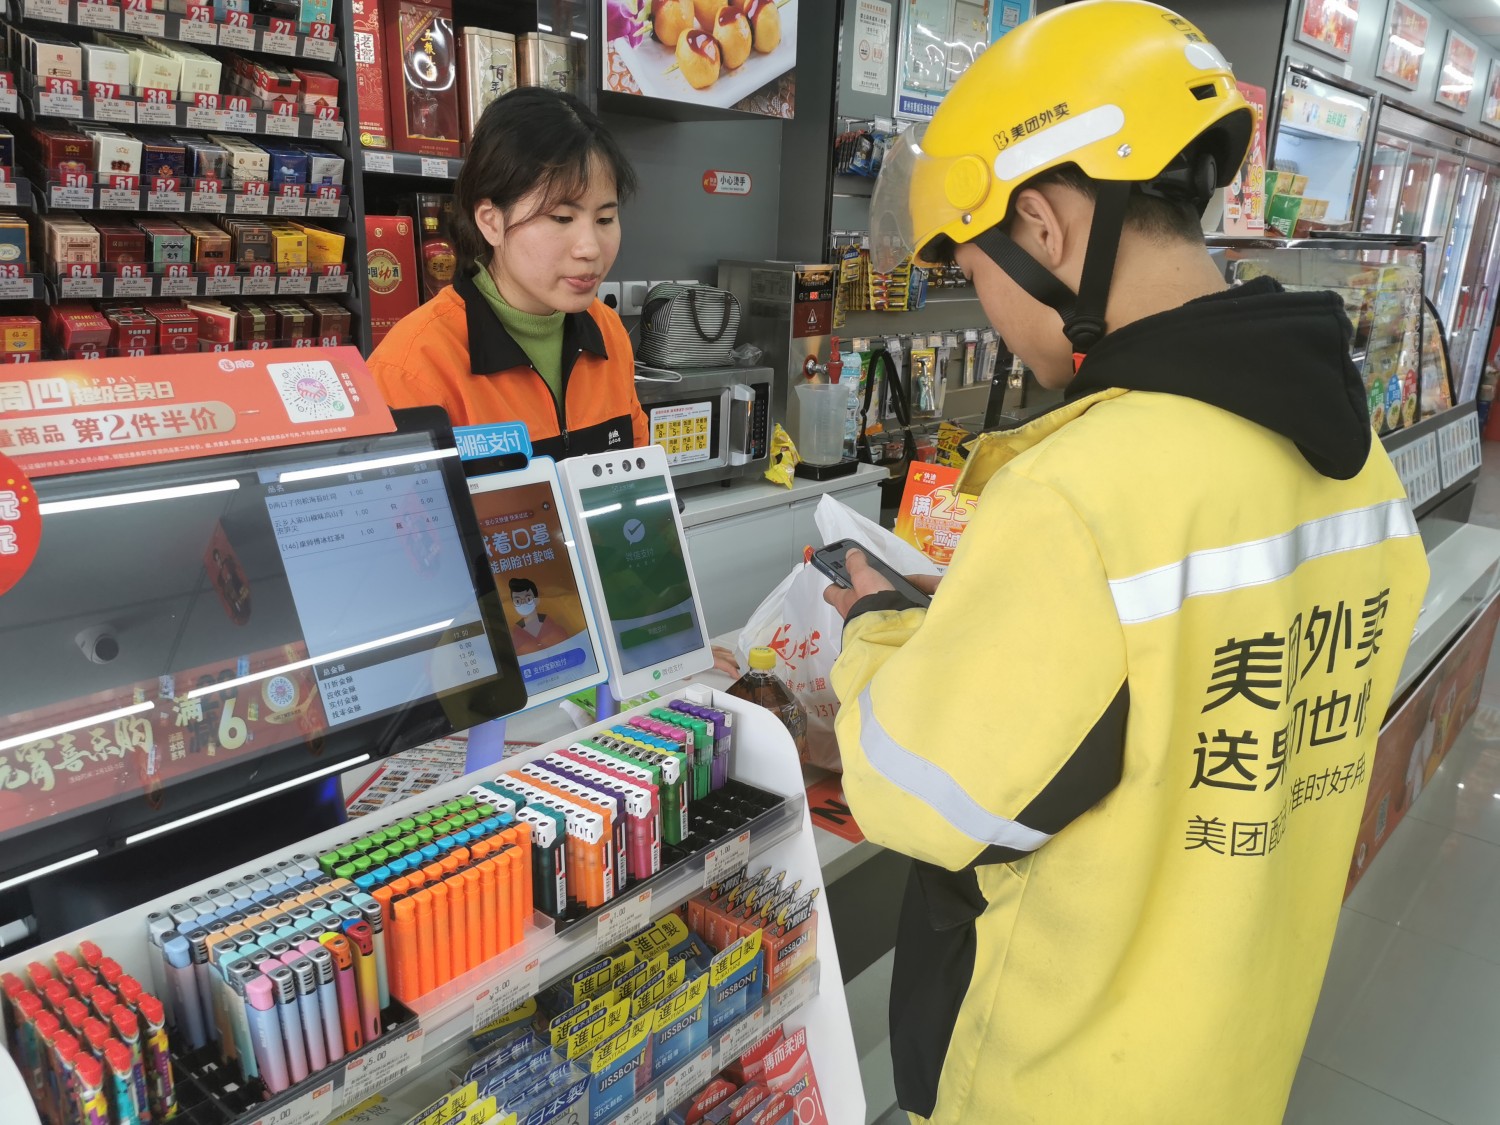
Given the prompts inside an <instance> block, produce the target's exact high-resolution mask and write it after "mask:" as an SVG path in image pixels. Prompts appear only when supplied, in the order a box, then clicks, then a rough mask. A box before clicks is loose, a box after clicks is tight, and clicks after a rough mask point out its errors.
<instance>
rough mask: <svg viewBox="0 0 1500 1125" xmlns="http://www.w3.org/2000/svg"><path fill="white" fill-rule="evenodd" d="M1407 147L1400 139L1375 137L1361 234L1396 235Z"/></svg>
mask: <svg viewBox="0 0 1500 1125" xmlns="http://www.w3.org/2000/svg"><path fill="white" fill-rule="evenodd" d="M1410 155H1411V144H1410V142H1408V141H1405V140H1403V139H1402V138H1400V137H1395V136H1391V135H1389V134H1386V133H1379V134H1377V135H1376V138H1375V151H1374V152H1373V153H1371V154H1370V175H1369V179H1368V180H1367V181H1366V182H1365V206H1364V211H1363V212H1362V214H1363V218H1362V219H1361V221H1360V225H1359V229H1360V230H1361V231H1362V232H1364V233H1365V234H1396V233H1398V230H1397V225H1396V224H1397V219H1398V217H1399V216H1398V208H1399V204H1400V202H1401V186H1402V180H1403V179H1404V177H1405V176H1406V162H1407V159H1408V158H1409V157H1410Z"/></svg>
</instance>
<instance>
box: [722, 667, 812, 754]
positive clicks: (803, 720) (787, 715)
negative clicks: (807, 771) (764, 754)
mask: <svg viewBox="0 0 1500 1125" xmlns="http://www.w3.org/2000/svg"><path fill="white" fill-rule="evenodd" d="M729 694H730V695H733V696H735V697H737V698H739V699H743V700H745V701H747V702H749V703H754V704H756V705H757V706H760V707H764V708H765V709H766V710H767V711H769V712H771V714H773V715H775V716H776V717H777V718H778V719H780V720H781V723H782V725H783V726H784V727H786V729H787V732H788V733H789V734H790V735H791V736H792V741H793V742H794V743H795V744H796V746H797V757H798V758H799V759H800V760H802V761H806V760H807V711H806V710H804V709H803V707H802V704H800V703H798V702H797V697H796V696H794V695H793V694H792V693H791V691H790V690H789V689H788V688H787V686H786V684H784V683H782V682H781V677H780V676H778V675H777V674H776V653H775V651H774V650H772V649H769V648H752V649H751V650H750V671H748V672H746V673H745V674H744V675H743V676H741V677H740V678H739V679H738V680H736V681H735V682H734V686H733V687H731V688H730V689H729Z"/></svg>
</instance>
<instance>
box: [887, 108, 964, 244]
mask: <svg viewBox="0 0 1500 1125" xmlns="http://www.w3.org/2000/svg"><path fill="white" fill-rule="evenodd" d="M926 132H927V126H926V124H915V125H909V126H907V127H906V128H905V129H903V130H902V131H901V132H900V133H899V134H897V135H896V136H895V137H893V138H892V139H891V140H890V141H888V142H887V144H886V151H885V158H884V160H883V161H882V162H881V165H880V177H879V178H878V179H877V180H876V181H875V192H874V194H873V195H872V196H871V198H870V264H871V265H872V266H873V267H874V268H875V269H876V270H877V271H879V272H880V273H890V272H891V271H892V270H894V269H895V268H896V267H897V266H899V265H900V264H901V263H902V262H903V261H904V260H905V259H906V258H908V257H915V258H916V259H917V264H918V265H925V264H934V263H932V262H931V261H930V260H927V261H924V259H923V251H925V250H927V249H928V248H929V244H930V243H932V242H933V241H934V239H936V238H937V236H938V234H939V233H940V232H941V231H942V230H943V229H944V228H947V227H950V226H951V225H952V224H953V223H955V222H958V221H959V220H960V219H961V218H962V212H961V211H960V210H959V209H958V208H957V207H955V206H954V205H953V204H952V203H951V202H949V199H948V193H947V192H946V191H945V184H946V181H947V177H948V174H949V172H950V170H951V169H952V166H953V165H954V164H955V163H956V161H955V160H953V159H952V158H948V157H934V156H932V155H931V154H930V153H928V152H926V151H924V150H923V148H922V139H923V136H924V135H925V134H926ZM976 163H977V162H976Z"/></svg>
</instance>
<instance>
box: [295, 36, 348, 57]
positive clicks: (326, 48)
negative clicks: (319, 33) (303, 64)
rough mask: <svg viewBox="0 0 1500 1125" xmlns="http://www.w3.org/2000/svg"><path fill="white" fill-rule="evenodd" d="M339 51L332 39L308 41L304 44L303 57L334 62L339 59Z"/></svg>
mask: <svg viewBox="0 0 1500 1125" xmlns="http://www.w3.org/2000/svg"><path fill="white" fill-rule="evenodd" d="M338 50H339V49H338V46H337V45H336V44H335V43H334V41H333V40H332V39H307V40H305V41H304V42H303V44H302V57H303V58H305V59H320V60H321V61H323V62H332V61H333V60H334V59H336V58H338Z"/></svg>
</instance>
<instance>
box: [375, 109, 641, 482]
mask: <svg viewBox="0 0 1500 1125" xmlns="http://www.w3.org/2000/svg"><path fill="white" fill-rule="evenodd" d="M634 187H635V173H634V172H633V171H632V170H631V167H630V164H629V163H628V162H627V161H626V159H625V156H624V154H623V153H622V152H621V151H620V148H619V146H618V145H617V144H616V143H615V139H614V138H613V137H611V136H610V135H609V133H608V132H607V131H606V130H605V128H604V125H603V123H602V122H601V121H600V120H599V118H598V117H597V116H595V115H594V114H593V113H592V112H591V111H590V110H589V109H588V107H587V106H585V105H584V104H583V103H582V102H580V101H578V99H576V98H574V97H572V96H570V95H568V94H560V93H557V92H554V91H552V90H545V89H539V88H534V87H528V88H523V89H519V90H515V91H513V92H511V93H509V94H506V95H505V96H504V97H502V98H500V99H498V100H497V101H496V102H494V103H493V104H492V105H491V106H490V107H489V108H488V109H487V110H485V112H484V116H483V117H481V118H480V120H479V125H478V126H477V127H476V128H475V130H474V139H473V142H472V143H471V145H470V148H469V154H468V157H467V159H466V160H465V162H464V167H463V172H462V173H461V174H460V175H459V178H458V186H457V191H456V195H457V199H456V201H455V203H456V206H455V207H454V231H453V234H454V238H455V241H456V243H457V247H456V249H457V250H458V253H459V255H460V259H459V260H460V261H467V262H470V263H471V264H470V266H469V268H468V269H462V268H461V269H460V270H459V271H458V274H457V276H456V277H455V278H454V282H453V285H452V286H450V287H449V288H447V289H444V290H443V291H442V292H441V293H440V294H438V296H436V297H434V298H433V299H432V300H431V301H428V302H427V303H426V304H425V305H423V306H422V307H421V308H419V309H417V311H416V312H414V313H412V314H410V315H409V316H407V317H405V318H403V319H402V320H400V321H398V322H397V324H396V325H395V327H393V328H392V329H391V331H390V334H389V335H387V336H386V338H385V339H384V340H383V341H382V342H381V344H380V346H379V347H377V348H376V349H375V352H374V354H373V355H371V357H370V369H371V370H372V371H373V372H374V374H375V378H376V381H377V382H378V383H379V384H380V389H381V391H382V393H384V395H385V398H386V401H387V402H388V403H389V404H390V405H391V406H395V407H401V406H426V405H437V406H441V407H443V408H444V409H445V410H446V411H447V412H448V416H449V418H450V419H452V422H453V424H454V425H455V426H468V425H478V424H481V423H486V422H511V421H519V422H524V423H525V424H526V428H527V429H528V430H529V431H530V434H531V441H532V446H533V448H534V449H535V451H536V452H537V453H538V454H544V455H547V456H551V457H555V458H559V459H561V458H563V457H570V456H574V455H576V454H580V453H603V452H606V451H608V450H610V449H620V448H625V447H629V446H634V445H644V444H646V441H647V430H646V418H645V415H644V414H643V413H642V412H641V406H640V402H639V401H638V400H637V398H636V394H635V365H634V356H633V354H632V351H631V347H630V339H629V337H628V336H627V335H626V332H625V327H624V325H622V324H621V323H620V318H619V317H618V316H616V315H615V312H614V310H613V309H610V308H608V307H606V306H605V305H604V304H603V302H601V301H600V300H598V296H597V294H598V291H599V283H600V282H601V281H603V280H604V277H605V275H607V274H608V273H609V271H610V268H611V267H612V266H613V265H614V262H615V256H616V255H617V254H618V253H619V251H620V204H621V202H622V201H623V200H624V199H625V198H626V197H627V196H629V195H630V193H631V191H632V190H633V189H634Z"/></svg>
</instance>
